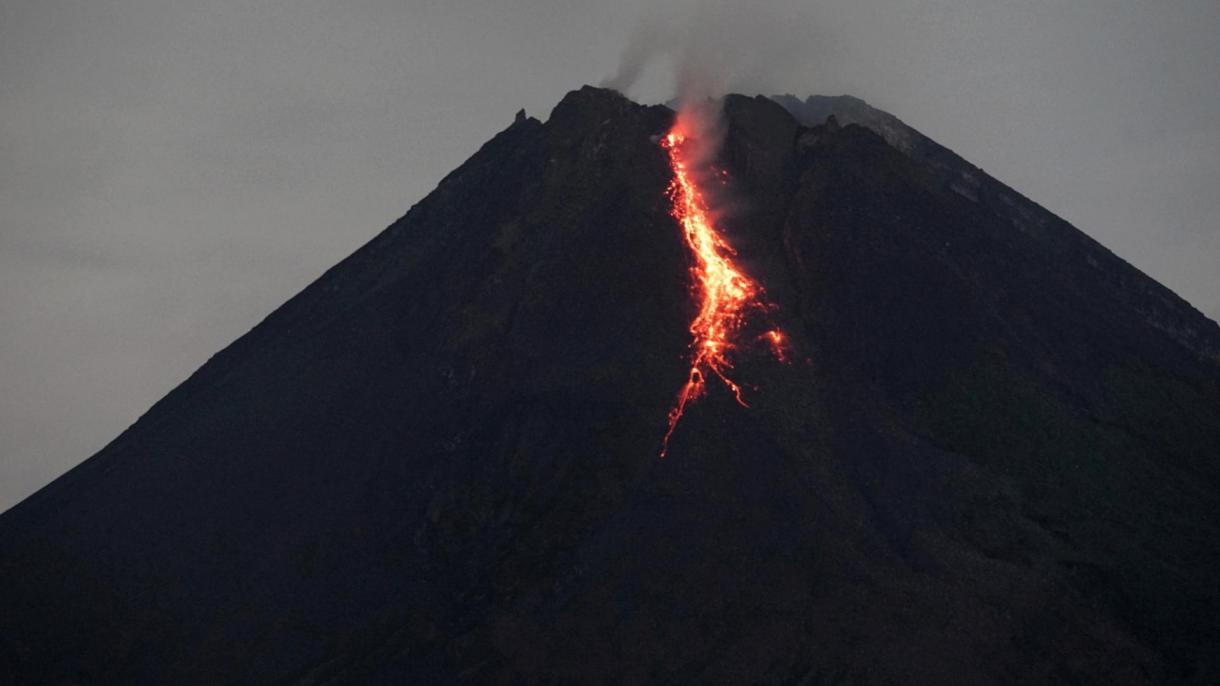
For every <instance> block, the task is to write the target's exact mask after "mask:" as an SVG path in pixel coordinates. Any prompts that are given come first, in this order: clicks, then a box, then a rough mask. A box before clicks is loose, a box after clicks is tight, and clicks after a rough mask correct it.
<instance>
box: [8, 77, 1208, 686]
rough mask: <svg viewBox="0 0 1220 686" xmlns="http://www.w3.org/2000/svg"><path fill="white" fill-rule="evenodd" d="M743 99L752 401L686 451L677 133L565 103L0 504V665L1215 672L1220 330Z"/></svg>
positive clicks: (886, 155)
mask: <svg viewBox="0 0 1220 686" xmlns="http://www.w3.org/2000/svg"><path fill="white" fill-rule="evenodd" d="M726 113H727V119H728V124H729V126H728V135H727V139H726V144H725V150H724V163H725V165H726V167H727V168H728V169H729V171H730V174H731V179H732V183H731V188H732V190H733V193H734V206H735V207H737V211H736V212H734V213H733V214H731V215H730V216H729V217H728V219H727V220H726V224H727V230H728V232H729V234H730V236H731V237H732V240H733V242H734V243H735V244H736V245H737V246H738V247H739V248H740V252H741V259H742V262H743V264H744V265H746V267H747V268H748V269H749V270H750V272H751V274H752V275H754V276H755V277H756V278H757V279H758V280H759V281H760V282H761V283H762V284H763V285H765V286H766V288H767V289H768V294H769V299H770V300H772V301H774V302H775V303H776V304H777V305H778V309H777V311H776V313H775V317H776V318H777V320H778V322H779V323H780V324H781V325H782V326H783V327H784V328H785V330H786V331H787V332H788V333H789V335H790V337H791V338H792V345H793V348H794V349H793V357H794V358H795V362H794V363H792V364H788V365H784V364H779V363H777V362H775V361H774V360H772V359H771V358H770V357H769V356H768V355H766V354H762V351H761V350H759V351H755V350H752V349H749V348H747V349H746V350H743V351H742V354H741V355H739V357H738V361H739V365H738V372H737V374H738V376H739V378H740V379H741V380H743V381H745V382H746V383H747V384H748V385H749V386H751V388H748V389H747V393H748V396H749V400H750V402H751V405H752V407H751V408H750V409H743V408H741V407H739V406H737V405H736V404H735V403H734V402H733V400H732V398H731V397H730V396H729V395H728V394H727V393H726V392H724V390H723V389H722V388H719V387H716V386H713V387H712V388H711V393H710V395H709V397H707V398H704V399H702V400H700V401H699V402H698V403H697V404H695V405H694V406H692V407H691V409H690V410H689V411H688V415H687V416H686V417H685V418H684V419H683V421H682V424H681V425H680V427H679V429H678V432H677V434H675V437H674V440H673V442H672V444H671V451H670V457H668V458H666V459H665V460H658V459H657V456H656V454H657V450H658V448H659V441H660V438H661V434H662V432H663V430H664V424H665V414H666V411H667V410H668V409H669V406H670V403H671V402H672V400H673V398H674V395H675V393H676V391H677V389H678V387H679V386H680V384H681V383H682V381H683V380H684V378H685V373H686V368H685V363H684V361H683V360H684V354H685V351H686V350H685V349H686V345H687V341H688V334H687V332H686V325H687V322H688V321H689V318H690V316H691V311H692V309H693V307H694V305H693V303H692V302H691V299H690V297H689V291H688V283H687V280H688V273H687V268H688V262H687V255H686V252H685V247H684V246H683V244H682V242H681V238H680V235H679V232H678V228H677V226H676V225H675V223H674V221H673V220H672V219H671V218H670V217H669V216H668V202H667V200H666V198H665V196H664V189H665V186H666V184H667V183H668V179H669V172H668V169H667V166H666V160H665V155H664V152H663V151H662V150H661V149H660V148H659V147H658V146H657V145H656V144H655V143H654V142H653V137H654V136H655V135H656V134H658V133H661V132H663V131H664V130H665V129H666V128H667V127H668V125H669V123H670V121H671V118H672V112H670V111H669V110H668V109H666V108H663V107H651V108H648V107H642V106H638V105H635V104H634V103H631V102H629V101H627V100H626V99H624V98H622V97H621V96H618V95H617V94H614V93H612V92H609V91H603V90H597V89H591V88H586V89H583V90H581V91H577V92H574V93H571V94H569V95H568V96H567V97H566V98H565V99H564V100H563V102H561V103H560V104H559V105H558V106H557V107H556V109H555V111H554V112H553V113H552V115H551V117H550V119H549V120H548V121H547V122H546V123H540V122H538V121H536V120H533V119H519V120H518V121H517V122H516V123H514V124H513V125H512V126H511V127H509V128H508V129H507V130H506V131H504V132H502V133H501V134H499V135H498V136H497V137H496V138H494V139H493V140H492V141H490V142H489V143H488V144H487V145H486V146H484V148H483V149H482V150H480V151H479V153H478V154H476V155H475V156H474V157H473V158H472V159H471V160H469V161H468V162H467V163H466V164H464V165H463V166H462V167H460V168H459V169H458V170H456V171H455V172H454V173H452V174H451V175H450V176H448V177H447V178H446V179H445V180H444V181H443V182H442V183H441V184H440V186H439V187H438V188H437V190H436V191H435V192H434V193H433V194H431V195H430V196H429V197H428V198H426V199H425V200H424V201H422V202H421V203H420V204H419V205H417V206H416V207H414V208H412V210H411V211H410V212H409V213H408V214H407V215H406V216H405V217H404V218H403V219H402V220H400V221H399V222H396V223H395V224H394V225H393V226H391V227H390V228H389V229H387V230H386V231H385V232H383V233H382V234H381V235H380V236H378V237H377V238H376V239H374V240H373V241H372V242H370V243H369V244H368V245H367V246H365V247H364V248H362V249H361V250H359V251H358V252H356V253H355V254H354V255H352V256H351V257H350V258H348V259H347V260H345V261H344V262H342V263H341V264H339V265H338V266H336V267H335V268H334V269H332V270H331V271H330V272H328V273H327V274H326V275H324V276H323V277H322V278H321V279H319V280H318V281H317V282H315V283H314V284H313V285H311V286H310V287H309V288H307V289H306V290H305V291H303V292H302V293H301V294H300V295H298V296H297V297H295V298H293V299H292V300H291V301H289V302H288V303H286V304H285V305H284V306H283V307H282V308H280V309H279V310H278V311H277V312H275V313H273V314H272V315H271V316H270V317H268V318H267V320H266V321H264V322H263V323H261V324H260V325H259V326H258V327H256V328H255V329H254V330H253V331H251V332H250V333H249V334H247V335H246V336H245V337H243V338H242V339H240V340H239V341H237V342H236V343H234V344H233V345H232V346H230V347H229V348H227V349H226V350H224V351H222V352H221V353H219V354H218V355H217V356H216V357H214V358H213V359H212V360H210V361H209V362H208V363H207V364H206V365H204V367H202V368H201V369H200V370H199V371H198V372H197V373H196V374H195V375H194V376H192V377H191V379H189V380H188V381H187V382H186V383H184V384H183V385H182V386H181V387H179V388H178V389H176V390H175V391H174V392H172V393H171V394H170V395H168V396H167V397H166V398H165V399H163V400H162V401H161V402H159V403H158V404H157V405H155V406H154V407H153V408H152V409H151V410H150V411H149V412H148V413H147V414H146V415H145V416H144V417H142V418H141V419H140V421H139V422H137V424H136V425H134V426H133V427H132V428H131V429H129V430H128V431H127V432H125V433H124V434H123V435H122V436H120V437H119V438H118V439H116V440H115V441H114V443H112V444H111V445H109V446H107V448H106V449H104V450H103V451H102V452H100V453H99V454H98V455H96V456H94V457H93V458H91V459H90V460H88V461H87V462H85V463H84V464H82V465H81V466H80V467H78V468H77V469H76V470H74V471H72V472H71V473H69V474H68V475H66V476H65V477H63V478H62V479H60V480H58V481H56V482H55V483H53V484H51V485H50V486H48V487H47V488H45V489H43V490H42V491H41V492H39V493H38V494H36V495H35V496H33V497H31V498H30V499H28V500H27V501H25V502H24V503H22V504H21V505H19V506H17V507H16V508H14V509H13V510H11V511H9V512H8V513H6V514H5V515H4V516H3V517H0V589H2V590H0V660H3V662H0V665H2V667H0V670H6V671H7V673H11V674H14V675H16V679H15V680H16V681H17V682H18V683H38V682H43V681H51V682H52V683H54V682H57V681H58V682H67V683H71V682H73V681H78V682H87V683H91V682H109V683H216V682H231V681H236V682H289V683H369V682H372V683H453V682H458V681H470V682H497V683H537V682H572V681H575V682H594V683H598V682H601V683H674V682H689V681H696V682H707V683H759V682H763V683H840V682H843V683H963V684H965V683H1045V682H1068V683H1097V684H1102V683H1105V684H1112V683H1147V682H1164V683H1169V682H1190V681H1193V682H1196V683H1208V682H1210V681H1214V680H1215V679H1216V678H1217V675H1218V674H1220V672H1218V671H1217V663H1216V661H1215V660H1216V659H1215V658H1214V657H1213V656H1212V655H1211V652H1212V651H1211V650H1210V648H1211V647H1212V646H1214V645H1215V644H1216V643H1217V641H1220V619H1218V617H1220V591H1218V590H1217V587H1216V584H1215V582H1214V579H1215V575H1216V570H1217V569H1218V562H1220V531H1218V530H1217V529H1220V516H1218V515H1220V500H1218V494H1220V467H1218V464H1217V459H1216V457H1217V456H1216V447H1215V446H1217V445H1220V367H1218V366H1217V363H1216V361H1215V358H1214V355H1211V354H1208V351H1214V350H1220V345H1217V341H1220V331H1217V328H1216V326H1215V324H1214V323H1212V322H1210V321H1208V320H1207V319H1206V318H1204V317H1202V316H1201V315H1198V314H1197V313H1195V312H1193V310H1189V308H1186V309H1183V308H1182V307H1181V306H1180V305H1179V304H1178V303H1179V301H1176V300H1174V299H1173V298H1172V297H1171V294H1170V296H1164V297H1162V296H1161V295H1157V296H1156V297H1157V298H1161V299H1162V300H1163V302H1164V303H1168V305H1164V306H1159V305H1156V304H1155V302H1154V301H1149V300H1146V299H1141V298H1143V297H1144V296H1143V295H1141V294H1149V293H1152V294H1162V292H1163V293H1168V292H1167V291H1164V289H1163V288H1161V287H1160V286H1159V285H1157V284H1155V283H1154V282H1152V281H1151V280H1149V279H1147V278H1146V277H1144V276H1142V275H1141V274H1139V273H1138V272H1136V271H1135V270H1133V269H1131V268H1130V267H1129V266H1127V265H1125V263H1121V261H1118V260H1117V258H1114V257H1113V256H1112V255H1110V254H1109V253H1108V252H1104V250H1102V249H1100V248H1097V250H1096V251H1094V252H1092V253H1090V252H1088V249H1087V246H1090V245H1092V246H1095V245H1096V244H1095V243H1092V242H1091V241H1089V239H1087V238H1085V237H1084V236H1083V234H1080V233H1079V232H1077V231H1076V230H1075V229H1072V228H1071V227H1070V226H1068V225H1066V224H1064V223H1062V222H1061V221H1059V220H1054V219H1053V218H1051V219H1046V220H1045V221H1042V219H1043V218H1042V217H1041V216H1039V217H1037V218H1036V220H1037V221H1035V223H1034V224H1033V225H1036V226H1038V227H1039V228H1038V230H1037V231H1031V230H1025V229H1024V228H1023V227H1022V226H1020V225H1016V224H1015V222H1014V215H1013V213H1012V212H1013V211H1015V210H1008V209H1004V207H1006V205H1003V204H996V202H990V201H980V200H979V199H978V198H971V197H969V196H968V195H964V194H962V193H960V192H958V191H955V190H954V189H953V188H951V187H947V186H946V182H945V179H946V177H945V174H946V173H947V172H946V171H945V169H944V168H942V167H940V166H938V165H937V164H934V163H931V162H929V161H927V160H924V159H920V158H918V157H917V156H912V155H911V154H910V151H903V150H899V149H897V148H895V147H892V146H891V145H889V144H887V143H886V141H885V140H884V139H882V138H881V137H879V136H878V135H876V134H875V133H873V132H871V131H869V130H867V129H865V128H862V127H860V126H846V127H843V128H840V127H839V126H838V125H837V124H833V123H830V124H826V125H818V126H813V127H807V126H802V125H800V124H798V122H797V121H796V120H795V119H794V118H793V117H792V116H790V115H789V114H788V113H787V112H785V111H784V110H783V109H782V108H781V107H779V106H778V105H776V104H774V103H773V102H770V101H768V100H765V99H761V98H758V99H747V98H742V97H731V98H729V99H728V101H727V102H726ZM985 183H987V184H991V183H994V182H992V181H990V180H985ZM1026 202H1027V201H1026ZM1031 205H1032V203H1031ZM1078 246H1086V247H1085V248H1080V247H1078ZM1098 251H1100V252H1098ZM1090 257H1092V260H1090ZM1094 262H1096V264H1094ZM1098 265H1102V266H1101V267H1099V266H1098ZM1113 265H1118V266H1113ZM1115 274H1118V275H1119V277H1120V278H1119V279H1118V280H1117V281H1116V280H1115V278H1114V276H1113V275H1115ZM1154 300H1155V299H1154ZM1149 302H1153V304H1151V305H1150V304H1148V303H1149ZM1157 307H1162V309H1157ZM1150 312H1151V313H1152V314H1150ZM1157 313H1169V314H1157ZM1170 315H1172V318H1170ZM1158 317H1160V318H1159V319H1158ZM1166 321H1172V322H1175V323H1174V324H1173V325H1172V326H1167V325H1165V322H1166ZM1186 330H1190V331H1193V332H1194V333H1193V334H1191V335H1190V336H1185V337H1184V336H1183V335H1181V332H1182V331H1186ZM755 387H756V388H755Z"/></svg>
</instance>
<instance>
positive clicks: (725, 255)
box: [661, 112, 784, 457]
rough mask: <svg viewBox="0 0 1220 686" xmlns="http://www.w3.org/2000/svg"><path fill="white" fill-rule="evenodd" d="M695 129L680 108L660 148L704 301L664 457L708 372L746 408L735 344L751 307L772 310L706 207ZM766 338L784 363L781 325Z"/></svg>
mask: <svg viewBox="0 0 1220 686" xmlns="http://www.w3.org/2000/svg"><path fill="white" fill-rule="evenodd" d="M697 128H698V127H697V126H695V125H694V123H693V122H692V121H691V118H690V117H687V116H684V113H682V112H679V114H678V116H677V118H676V119H675V121H674V125H673V127H671V128H670V130H669V132H668V133H667V134H666V135H665V137H664V138H663V139H662V140H661V146H662V147H664V148H665V150H666V151H667V152H668V154H669V166H670V168H671V169H672V171H673V180H672V181H671V182H670V185H669V191H668V193H669V199H670V202H671V208H670V213H671V214H672V215H673V217H674V218H675V219H677V220H678V223H679V224H680V225H681V227H682V233H683V237H684V238H685V239H686V245H687V247H688V248H690V251H691V256H692V257H693V258H694V266H693V267H691V275H692V276H693V277H694V285H695V289H694V290H695V292H696V294H697V297H698V298H699V300H700V305H699V313H698V315H696V316H695V319H694V320H693V321H692V322H691V323H690V332H691V337H692V340H691V365H690V371H689V372H688V374H687V378H686V383H685V384H684V385H683V386H682V390H681V391H679V393H678V399H677V401H676V403H675V404H674V406H673V408H672V409H671V410H670V411H669V425H668V427H667V429H666V431H665V438H664V440H663V441H662V443H661V457H665V454H666V452H667V451H668V450H669V439H670V437H671V436H673V433H674V429H675V428H677V426H678V421H679V420H680V419H682V414H683V413H684V412H685V411H686V406H687V405H688V404H689V403H691V402H692V401H694V400H695V399H696V398H698V397H700V396H701V395H703V394H704V393H705V392H706V389H707V381H708V377H709V376H712V375H714V376H716V377H717V378H719V379H720V380H721V381H722V382H723V383H724V385H725V386H727V387H728V388H729V390H731V391H732V392H733V395H734V397H736V398H737V402H738V403H739V404H741V406H742V407H748V405H746V402H745V400H744V399H743V398H742V394H741V386H739V385H738V384H737V382H735V381H733V379H732V378H730V376H729V372H730V371H731V370H732V369H733V363H732V361H731V360H730V358H729V353H730V352H731V351H732V350H733V349H734V348H735V347H736V345H737V344H736V339H737V337H738V334H739V333H740V332H741V329H742V327H743V326H744V325H745V323H746V319H747V315H748V314H749V313H750V311H751V310H755V309H757V310H764V311H765V310H767V309H770V308H769V306H768V305H766V304H765V303H764V302H763V300H762V296H763V289H762V287H761V286H759V285H758V283H757V282H755V281H754V280H753V279H751V278H750V277H749V276H747V275H746V274H745V273H744V272H742V271H741V269H740V268H739V267H738V266H737V265H736V264H734V262H733V258H735V257H736V256H737V252H736V251H735V250H734V249H733V247H732V246H731V245H729V243H728V241H727V240H725V238H724V236H723V235H721V233H720V232H719V231H718V230H717V228H716V224H715V221H714V219H713V217H712V215H711V212H710V211H709V209H708V204H707V200H706V197H705V194H704V191H703V189H702V188H701V187H700V185H699V178H698V177H699V176H700V172H701V171H704V170H700V169H694V168H692V166H693V165H694V164H696V162H695V160H697V159H698V158H697V156H696V155H693V154H692V151H691V146H692V144H693V143H694V134H695V133H696V132H697ZM704 176H707V175H704ZM765 336H766V337H767V339H768V340H769V341H770V342H771V344H772V349H773V350H774V352H775V354H776V356H777V357H778V358H779V359H780V360H781V361H783V359H784V357H783V348H782V343H783V340H784V337H783V334H782V333H781V332H780V331H779V329H773V330H772V331H769V332H768V333H767V334H765Z"/></svg>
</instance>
